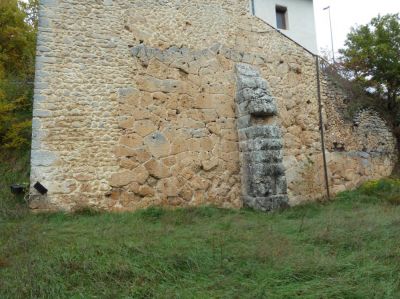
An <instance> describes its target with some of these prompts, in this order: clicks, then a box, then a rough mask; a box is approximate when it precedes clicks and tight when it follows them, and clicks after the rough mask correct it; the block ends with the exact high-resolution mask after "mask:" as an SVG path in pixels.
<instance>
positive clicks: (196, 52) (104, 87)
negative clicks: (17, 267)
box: [31, 0, 395, 210]
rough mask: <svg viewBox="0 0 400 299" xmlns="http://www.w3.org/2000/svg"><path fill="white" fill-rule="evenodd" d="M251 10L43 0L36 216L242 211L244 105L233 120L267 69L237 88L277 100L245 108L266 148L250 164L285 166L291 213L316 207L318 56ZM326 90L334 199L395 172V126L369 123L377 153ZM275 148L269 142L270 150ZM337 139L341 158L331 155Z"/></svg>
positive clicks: (165, 1) (235, 4)
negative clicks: (297, 207)
mask: <svg viewBox="0 0 400 299" xmlns="http://www.w3.org/2000/svg"><path fill="white" fill-rule="evenodd" d="M248 3H249V2H248V1H247V0H238V1H230V0H162V1H160V0H148V1H142V0H104V1H98V0H87V1H78V0H46V1H41V5H40V23H39V37H38V48H37V50H38V51H37V62H36V63H37V65H36V83H35V98H34V118H33V144H32V147H33V151H32V162H33V163H32V171H31V181H32V183H35V182H36V181H40V182H41V183H42V184H43V185H44V186H45V187H46V188H48V189H49V193H48V194H47V195H46V196H39V194H37V192H36V191H35V190H33V189H32V200H33V201H32V208H35V209H40V210H46V209H64V210H70V209H73V208H74V207H76V206H85V205H88V206H95V207H98V208H103V209H108V210H125V209H128V210H133V209H137V208H141V207H146V206H149V205H155V204H157V205H180V206H188V205H201V204H214V205H219V206H223V207H233V208H239V207H241V206H242V203H243V200H242V198H241V190H242V185H243V184H245V182H242V179H241V177H242V176H241V173H240V171H241V168H240V155H239V144H238V141H239V136H238V133H237V128H240V127H241V126H242V125H243V126H244V125H245V124H246V123H248V122H249V117H247V116H246V115H243V117H237V116H236V115H237V114H238V113H239V115H240V113H241V112H240V109H242V108H243V107H241V106H240V105H239V106H238V110H237V111H235V106H236V104H235V103H236V102H235V98H236V90H237V86H236V71H235V65H236V64H237V63H244V64H247V65H251V66H252V68H251V69H254V70H255V69H257V70H258V71H259V79H257V80H250V81H248V82H242V83H245V84H246V85H248V86H252V84H254V86H260V87H263V85H262V84H264V83H265V82H268V83H269V92H270V94H268V93H266V94H264V95H262V94H260V95H258V94H257V92H258V91H257V90H256V91H254V99H258V100H255V101H252V104H251V105H250V106H248V107H247V108H246V109H247V111H248V113H250V114H251V115H253V116H252V117H250V119H251V118H252V119H253V125H254V132H252V133H249V134H250V135H251V136H253V137H250V135H249V137H248V139H249V140H252V139H254V141H252V142H249V143H248V146H249V148H251V150H252V151H253V150H254V151H258V150H259V149H267V148H268V147H271V148H270V149H268V155H253V157H250V158H249V159H250V160H251V161H253V160H254V161H258V160H260V163H259V164H260V165H262V164H264V163H270V164H271V165H273V164H274V163H275V162H274V161H276V162H277V163H279V161H280V160H281V158H282V159H283V166H284V168H282V171H283V169H286V172H285V174H286V180H287V195H288V197H289V203H290V204H295V203H298V202H301V201H304V200H310V199H315V198H318V197H321V196H322V195H323V194H324V189H323V186H324V183H323V168H322V154H321V141H320V134H319V116H318V101H317V84H316V68H315V59H314V57H313V56H312V55H311V54H310V53H309V52H307V51H306V50H304V49H303V48H301V47H300V46H298V45H297V44H295V43H293V42H292V41H291V40H289V39H287V38H286V37H285V36H283V35H282V34H280V33H279V32H277V31H276V30H274V29H273V28H272V27H270V26H269V25H267V24H265V23H264V22H262V21H261V20H259V19H257V18H255V17H253V16H251V15H250V13H249V12H248ZM263 82H264V83H263ZM242 83H240V82H239V84H242ZM260 84H261V85H260ZM261 89H262V88H261ZM323 90H324V93H325V94H324V103H325V105H324V112H325V114H326V116H325V125H326V126H327V128H329V129H328V131H327V135H328V137H327V139H328V159H329V172H330V178H331V180H332V184H333V187H334V191H335V192H337V191H340V190H342V189H346V188H352V187H354V186H356V185H357V184H359V183H360V182H361V181H363V180H365V179H367V178H372V177H380V176H384V175H387V174H388V173H389V172H390V171H391V168H392V167H393V164H394V163H393V157H394V154H395V150H394V147H392V143H391V140H392V139H390V138H393V137H392V135H391V133H390V132H389V130H388V129H387V128H386V126H385V125H384V124H382V123H381V122H378V121H375V120H376V118H374V119H375V120H374V121H372V122H374V123H375V127H379V128H380V130H381V131H380V133H379V134H380V136H377V139H376V140H378V141H377V142H378V143H376V142H371V138H372V137H371V138H367V139H368V140H367V139H366V138H365V137H363V136H365V131H366V130H369V123H370V121H371V117H366V116H365V117H364V116H363V117H362V118H361V119H362V121H360V124H359V126H358V127H354V126H353V124H348V123H345V122H342V121H341V116H340V112H338V110H337V109H334V108H332V109H331V108H330V107H331V105H333V104H332V101H333V100H332V94H334V97H335V100H336V99H339V100H340V99H341V96H340V95H336V93H337V91H336V89H335V90H333V91H332V88H331V86H330V83H329V82H327V83H326V85H324V88H323ZM244 92H246V91H244ZM264 92H265V89H264ZM271 95H273V97H274V98H275V99H276V107H274V106H273V105H271V101H270V99H271V97H270V96H271ZM244 96H245V95H244ZM275 108H276V109H275ZM276 113H278V115H277V116H273V115H275V114H276ZM266 121H267V122H269V121H272V122H273V123H271V124H270V123H265V122H266ZM257 122H260V123H259V126H258V125H257ZM267 124H268V126H267V127H268V128H269V129H266V128H267V127H265V126H264V125H267ZM333 124H334V125H335V126H334V125H333ZM258 127H262V128H263V129H258ZM277 129H279V130H280V132H281V134H282V140H279V138H278V136H279V133H278V132H277V131H275V130H277ZM382 131H384V132H385V134H381V133H382ZM257 134H261V135H260V136H258V137H255V136H256V135H257ZM352 135H354V138H353V136H352ZM267 136H270V137H267ZM342 136H343V137H342ZM346 136H347V137H348V138H347V137H346ZM382 136H386V137H387V138H388V140H386V141H385V142H386V143H385V144H380V142H381V141H382V140H383V139H381V138H382ZM345 137H346V138H345ZM257 138H259V139H257ZM268 138H273V141H271V142H270V143H264V139H268ZM374 138H375V137H374ZM389 139H390V140H389ZM334 142H342V143H344V144H345V151H344V152H343V151H342V152H338V151H335V150H333V149H332V145H333V144H334ZM267 144H268V145H267ZM379 144H380V147H378V145H379ZM282 146H283V152H281V147H282ZM272 147H273V148H272ZM281 155H283V157H281ZM242 161H243V160H242ZM257 163H258V162H257ZM257 163H256V164H255V165H258V164H257ZM242 166H243V167H242V168H243V169H242V172H244V171H245V170H244V169H245V166H246V165H242ZM249 167H250V166H249ZM257 167H258V166H254V172H257V171H259V168H257ZM261 168H262V169H264V168H263V167H261ZM261 168H260V169H261ZM273 168H274V169H275V166H274V167H273ZM276 169H280V167H276ZM350 170H351V171H350ZM260 171H261V170H260ZM263 171H264V170H262V171H261V173H262V172H263ZM264 183H265V184H264ZM263 184H264V185H263V186H257V188H258V187H259V188H267V182H263ZM272 185H273V186H275V185H274V183H272ZM280 185H282V186H283V185H284V184H283V183H282V184H280V183H279V184H276V186H280ZM282 189H284V188H282ZM260 190H261V189H260ZM276 192H277V193H276V194H283V195H282V196H283V197H285V198H286V195H285V192H284V191H282V192H281V191H279V192H278V191H276ZM264 194H265V193H264ZM277 196H278V197H279V196H281V195H277ZM253 198H254V201H255V202H259V201H260V197H258V196H254V197H253ZM262 198H264V197H263V196H261V202H263V199H262ZM280 201H285V199H281V198H278V200H276V201H275V202H280ZM257 205H259V204H257ZM265 209H269V208H265Z"/></svg>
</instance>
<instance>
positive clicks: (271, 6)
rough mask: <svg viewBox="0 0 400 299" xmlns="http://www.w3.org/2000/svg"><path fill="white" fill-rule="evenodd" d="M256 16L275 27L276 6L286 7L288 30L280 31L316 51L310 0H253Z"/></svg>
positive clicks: (312, 9)
mask: <svg viewBox="0 0 400 299" xmlns="http://www.w3.org/2000/svg"><path fill="white" fill-rule="evenodd" d="M253 1H254V2H253V5H254V13H255V15H256V16H257V17H259V18H261V19H262V20H264V21H266V22H267V23H269V24H270V25H272V26H274V27H276V11H275V8H276V6H277V5H278V6H284V7H286V8H287V21H288V30H281V29H280V30H281V31H282V33H284V34H285V35H287V36H288V37H290V38H291V39H293V40H294V41H296V42H298V43H299V44H300V45H302V46H303V47H305V48H306V49H307V50H309V51H311V52H313V53H317V40H316V33H315V20H314V7H313V1H312V0H253Z"/></svg>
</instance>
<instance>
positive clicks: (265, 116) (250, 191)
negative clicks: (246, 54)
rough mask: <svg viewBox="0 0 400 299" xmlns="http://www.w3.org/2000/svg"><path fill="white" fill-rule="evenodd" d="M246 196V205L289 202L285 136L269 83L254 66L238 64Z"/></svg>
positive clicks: (269, 207)
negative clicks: (284, 146) (284, 158)
mask: <svg viewBox="0 0 400 299" xmlns="http://www.w3.org/2000/svg"><path fill="white" fill-rule="evenodd" d="M236 76H237V94H236V112H237V118H238V119H246V121H242V122H241V121H238V122H237V127H238V132H239V144H240V156H241V159H240V160H241V165H242V197H243V203H244V204H245V205H246V206H249V207H252V208H255V209H258V210H263V211H270V210H274V209H277V208H281V207H285V206H287V205H288V197H287V184H286V177H285V169H284V167H283V164H282V159H283V154H282V147H283V142H282V136H281V131H280V128H279V127H278V125H277V124H276V120H274V116H276V115H277V109H276V104H275V100H274V99H273V97H272V96H271V94H270V92H269V89H268V86H267V82H266V81H265V80H263V79H262V78H261V77H260V74H259V72H258V71H257V70H256V69H255V68H253V67H252V66H251V65H248V64H243V63H238V64H237V65H236Z"/></svg>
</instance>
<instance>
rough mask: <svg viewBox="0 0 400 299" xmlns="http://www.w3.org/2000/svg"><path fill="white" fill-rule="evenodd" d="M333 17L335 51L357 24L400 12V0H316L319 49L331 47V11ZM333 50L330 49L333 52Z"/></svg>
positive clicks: (340, 46)
mask: <svg viewBox="0 0 400 299" xmlns="http://www.w3.org/2000/svg"><path fill="white" fill-rule="evenodd" d="M327 6H330V10H331V18H332V31H333V44H334V49H335V52H337V51H338V49H340V48H343V46H344V41H345V40H346V36H347V33H349V32H350V28H351V27H352V26H355V25H357V24H358V25H364V24H367V23H368V22H369V21H370V20H371V19H372V18H373V17H376V16H377V15H378V14H381V15H384V14H387V13H398V12H400V0H314V10H315V22H316V29H317V41H318V50H319V52H320V54H322V53H321V50H320V49H321V48H323V49H331V48H332V46H331V35H330V29H329V28H330V26H329V11H328V10H323V8H324V7H327ZM331 52H332V51H330V53H331Z"/></svg>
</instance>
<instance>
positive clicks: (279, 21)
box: [276, 11, 286, 29]
mask: <svg viewBox="0 0 400 299" xmlns="http://www.w3.org/2000/svg"><path fill="white" fill-rule="evenodd" d="M276 26H277V27H278V28H279V29H286V22H285V13H283V12H278V11H277V12H276Z"/></svg>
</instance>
